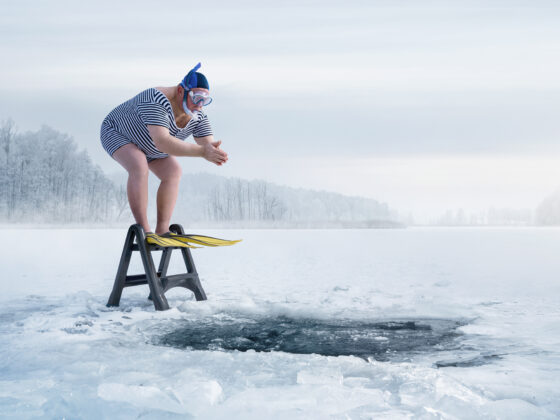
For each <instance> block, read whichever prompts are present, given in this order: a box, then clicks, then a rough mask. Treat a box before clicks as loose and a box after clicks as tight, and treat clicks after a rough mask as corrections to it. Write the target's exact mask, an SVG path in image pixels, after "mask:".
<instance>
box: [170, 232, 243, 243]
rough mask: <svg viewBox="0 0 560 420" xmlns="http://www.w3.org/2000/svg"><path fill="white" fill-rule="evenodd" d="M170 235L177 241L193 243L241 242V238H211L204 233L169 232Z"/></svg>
mask: <svg viewBox="0 0 560 420" xmlns="http://www.w3.org/2000/svg"><path fill="white" fill-rule="evenodd" d="M171 237H172V238H173V239H175V240H177V241H181V242H184V243H189V244H190V243H193V244H198V245H205V246H230V245H235V244H236V243H238V242H241V239H237V240H234V241H230V240H227V239H220V238H213V237H211V236H204V235H188V234H185V235H178V234H174V233H172V234H171Z"/></svg>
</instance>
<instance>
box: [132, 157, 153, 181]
mask: <svg viewBox="0 0 560 420" xmlns="http://www.w3.org/2000/svg"><path fill="white" fill-rule="evenodd" d="M149 173H150V171H149V169H148V162H146V160H145V159H144V161H141V160H140V161H138V162H134V164H133V165H130V166H129V167H128V175H129V176H132V177H135V178H148V174H149Z"/></svg>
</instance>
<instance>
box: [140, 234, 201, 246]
mask: <svg viewBox="0 0 560 420" xmlns="http://www.w3.org/2000/svg"><path fill="white" fill-rule="evenodd" d="M164 235H165V234H164ZM146 242H147V243H149V244H151V245H158V246H161V247H164V248H167V247H173V246H176V247H181V248H198V247H195V246H191V245H189V244H186V243H183V242H180V241H177V240H175V239H172V238H170V237H165V236H161V235H156V234H155V233H146Z"/></svg>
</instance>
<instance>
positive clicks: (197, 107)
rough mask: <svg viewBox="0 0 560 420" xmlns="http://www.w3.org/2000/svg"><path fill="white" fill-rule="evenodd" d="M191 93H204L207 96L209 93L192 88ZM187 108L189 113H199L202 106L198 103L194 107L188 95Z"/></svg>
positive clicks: (201, 89) (205, 90)
mask: <svg viewBox="0 0 560 420" xmlns="http://www.w3.org/2000/svg"><path fill="white" fill-rule="evenodd" d="M191 92H193V93H197V92H204V93H206V94H207V95H208V94H209V93H210V92H209V91H208V89H204V88H192V89H191ZM187 107H188V108H189V109H190V110H191V111H200V110H202V104H201V103H200V104H198V105H195V104H194V103H193V102H192V99H191V97H190V95H187Z"/></svg>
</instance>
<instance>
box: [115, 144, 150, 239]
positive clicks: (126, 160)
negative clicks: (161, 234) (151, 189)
mask: <svg viewBox="0 0 560 420" xmlns="http://www.w3.org/2000/svg"><path fill="white" fill-rule="evenodd" d="M113 158H114V159H115V160H116V161H117V162H119V163H120V164H121V165H122V166H123V167H124V168H125V169H126V170H127V172H128V182H127V185H126V192H127V195H128V203H129V204H130V210H131V211H132V215H133V216H134V220H136V223H138V224H140V225H141V226H142V227H143V228H144V230H145V231H146V232H151V228H150V224H149V223H148V215H147V212H148V174H149V171H148V162H147V160H146V155H145V154H144V153H143V152H142V151H141V150H140V149H138V147H136V145H134V144H132V143H129V144H125V145H124V146H122V147H120V148H118V149H117V150H116V151H115V153H113Z"/></svg>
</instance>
